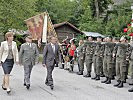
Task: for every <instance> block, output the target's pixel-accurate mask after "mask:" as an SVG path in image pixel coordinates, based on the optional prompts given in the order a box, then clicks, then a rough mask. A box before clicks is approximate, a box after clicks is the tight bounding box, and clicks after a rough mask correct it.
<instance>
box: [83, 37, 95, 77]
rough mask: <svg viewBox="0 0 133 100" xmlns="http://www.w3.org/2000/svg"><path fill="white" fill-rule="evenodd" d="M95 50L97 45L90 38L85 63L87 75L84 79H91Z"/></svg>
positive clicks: (86, 47) (86, 45) (86, 48)
mask: <svg viewBox="0 0 133 100" xmlns="http://www.w3.org/2000/svg"><path fill="white" fill-rule="evenodd" d="M94 48H95V43H94V42H93V37H91V36H89V37H88V41H87V42H86V43H85V62H86V69H87V74H86V75H84V77H91V69H92V62H93V61H92V60H93V54H94Z"/></svg>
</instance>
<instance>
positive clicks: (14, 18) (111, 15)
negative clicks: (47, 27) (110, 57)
mask: <svg viewBox="0 0 133 100" xmlns="http://www.w3.org/2000/svg"><path fill="white" fill-rule="evenodd" d="M112 1H113V0H0V32H2V33H5V32H7V31H8V29H11V28H15V29H20V30H26V29H27V27H26V25H25V22H24V20H25V19H27V18H29V17H32V16H34V15H36V14H38V13H42V12H45V11H48V13H49V15H50V17H51V19H52V22H53V24H57V23H60V22H64V21H69V22H70V23H72V24H74V25H75V26H76V27H77V28H79V29H81V30H82V31H92V32H99V33H101V34H105V35H112V36H121V35H124V33H123V29H124V28H126V27H127V24H129V23H130V22H131V13H132V12H131V10H130V6H131V3H130V2H127V3H125V4H122V5H118V6H115V7H114V9H113V10H112V11H108V6H109V5H110V4H113V2H112ZM129 1H130V0H129ZM96 3H98V6H96ZM96 9H98V11H97V10H96ZM97 14H99V15H98V17H97ZM80 37H81V38H82V36H80Z"/></svg>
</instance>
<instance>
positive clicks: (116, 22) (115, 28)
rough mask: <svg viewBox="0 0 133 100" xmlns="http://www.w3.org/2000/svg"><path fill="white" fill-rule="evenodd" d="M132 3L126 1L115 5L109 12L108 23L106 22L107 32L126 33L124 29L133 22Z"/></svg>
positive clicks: (118, 34)
mask: <svg viewBox="0 0 133 100" xmlns="http://www.w3.org/2000/svg"><path fill="white" fill-rule="evenodd" d="M130 4H131V3H130V2H126V3H124V4H121V5H118V6H115V7H114V10H113V11H112V12H111V13H109V15H108V21H107V24H105V25H106V27H105V29H106V34H108V35H111V36H122V35H126V34H125V33H124V32H123V29H124V28H126V27H127V25H128V24H130V23H131V15H132V14H131V13H132V11H131V10H130V6H131V5H130Z"/></svg>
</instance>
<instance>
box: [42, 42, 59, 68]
mask: <svg viewBox="0 0 133 100" xmlns="http://www.w3.org/2000/svg"><path fill="white" fill-rule="evenodd" d="M59 50H60V49H59V45H58V44H56V45H55V53H54V52H53V48H52V46H51V43H48V44H47V45H46V46H45V47H44V51H43V62H42V63H43V64H45V65H46V66H54V61H56V62H57V61H58V60H60V51H59Z"/></svg>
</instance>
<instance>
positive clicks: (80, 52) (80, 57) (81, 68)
mask: <svg viewBox="0 0 133 100" xmlns="http://www.w3.org/2000/svg"><path fill="white" fill-rule="evenodd" d="M83 43H84V42H83V40H80V41H79V46H78V47H77V49H76V51H77V58H78V67H79V72H78V73H77V74H78V75H83V71H84V60H85V51H84V50H85V49H84V44H83Z"/></svg>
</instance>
